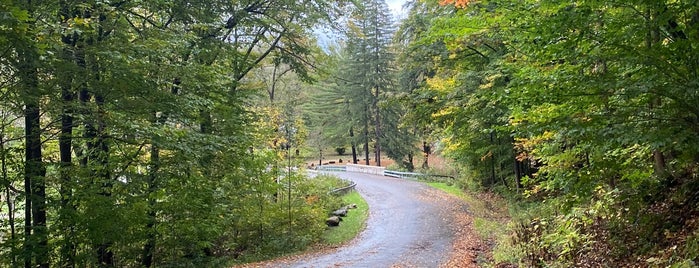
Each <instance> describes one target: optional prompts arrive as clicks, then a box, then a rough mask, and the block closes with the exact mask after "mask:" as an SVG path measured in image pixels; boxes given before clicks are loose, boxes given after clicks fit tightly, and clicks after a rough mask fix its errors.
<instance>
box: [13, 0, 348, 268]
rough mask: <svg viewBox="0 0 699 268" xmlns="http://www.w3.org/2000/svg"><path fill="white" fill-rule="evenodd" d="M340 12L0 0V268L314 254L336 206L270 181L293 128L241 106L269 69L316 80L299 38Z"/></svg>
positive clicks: (301, 6)
mask: <svg viewBox="0 0 699 268" xmlns="http://www.w3.org/2000/svg"><path fill="white" fill-rule="evenodd" d="M336 5H343V3H342V2H336V1H333V2H328V1H315V0H310V1H302V2H299V1H282V2H275V4H274V5H267V4H264V3H261V2H259V1H236V2H230V1H207V2H200V3H184V2H178V1H146V2H131V1H98V2H94V1H92V2H91V1H87V2H84V3H83V2H80V3H77V2H76V3H74V1H54V2H34V1H0V25H1V26H0V46H1V47H2V48H3V49H2V51H0V99H1V100H2V105H0V116H1V117H2V118H1V119H0V124H1V125H0V144H1V145H2V146H1V147H0V155H1V156H2V157H1V159H2V179H1V180H0V186H1V187H2V189H1V190H2V194H0V197H2V200H3V202H2V203H0V204H2V205H3V206H2V209H0V214H1V215H2V216H1V217H0V237H2V244H1V245H0V263H2V264H6V265H8V266H12V267H15V266H22V264H24V266H27V267H29V266H32V267H33V266H37V267H39V266H41V267H44V266H57V267H58V266H60V267H94V266H99V267H152V266H188V267H202V266H204V267H212V266H225V265H226V264H225V262H228V261H230V260H231V259H245V258H250V257H249V256H254V255H259V254H268V253H269V252H271V251H277V250H280V249H287V248H299V247H303V246H304V245H307V244H309V243H312V242H315V241H317V240H318V237H319V236H320V233H321V232H322V220H323V217H324V216H325V213H326V210H327V209H326V208H325V207H323V205H322V204H323V202H328V203H333V202H335V201H332V200H334V199H335V197H332V196H329V195H328V194H327V190H318V189H315V188H314V187H313V186H312V182H310V181H309V180H308V179H307V178H304V177H302V176H300V175H298V174H287V176H281V175H282V173H281V172H280V170H281V169H282V167H286V165H284V164H282V162H281V161H282V155H283V153H282V152H281V151H280V150H279V146H278V144H275V142H280V143H281V142H286V144H288V145H290V147H291V146H294V147H299V146H302V145H303V142H304V141H305V138H306V131H305V128H304V124H303V122H302V120H300V119H299V116H295V114H294V113H293V110H292V109H287V110H285V109H281V108H280V109H264V108H259V107H256V105H254V104H252V101H253V100H254V99H253V97H252V95H253V93H255V92H254V91H255V90H256V89H258V88H259V86H257V85H258V83H260V82H261V80H263V79H259V76H256V75H257V73H255V72H256V71H257V68H258V67H260V66H262V65H264V64H268V63H269V62H277V63H278V64H279V65H284V67H288V68H289V70H288V71H287V72H295V73H296V74H297V77H298V79H297V80H295V81H297V82H298V81H301V80H303V81H311V80H312V78H311V76H310V75H309V73H308V66H309V64H310V63H311V61H309V58H310V54H312V53H314V51H313V48H311V47H312V46H313V45H312V42H313V41H314V40H312V39H310V38H306V36H307V33H308V32H310V30H309V29H311V28H313V26H314V25H316V24H318V23H320V22H321V21H326V22H327V21H331V17H333V16H335V15H337V14H335V8H336V7H337V6H336ZM270 59H272V60H270ZM253 74H255V75H253ZM294 86H295V85H289V86H288V88H291V87H294ZM292 94H294V92H291V91H290V92H289V95H292ZM287 104H288V105H287V107H292V106H298V105H299V103H298V102H296V103H294V102H288V103H287ZM24 107H27V108H26V109H25V108H24ZM282 112H283V113H284V114H283V115H284V116H281V113H282ZM22 118H28V119H27V121H25V123H22V122H21V121H22V120H20V119H22ZM270 118H272V120H269V119H270ZM291 129H293V130H294V131H293V133H291V131H289V132H288V133H283V135H282V134H280V132H285V131H283V130H291ZM280 130H281V131H280ZM25 131H26V132H25ZM23 141H26V142H23ZM292 141H293V142H292ZM23 143H24V144H23ZM25 144H26V145H25ZM25 155H26V156H27V157H26V158H24V156H25ZM25 159H26V161H25ZM25 162H26V163H25ZM44 170H45V171H44ZM284 179H287V180H288V181H289V183H288V184H281V183H279V182H282V181H284ZM283 185H290V186H291V188H290V189H286V188H284V186H283ZM284 190H287V191H284ZM316 192H317V193H319V194H320V196H319V200H322V201H319V202H316V203H312V204H311V203H307V202H306V199H305V196H306V195H307V194H309V193H310V194H315V193H316ZM289 193H290V194H289ZM21 203H24V206H22V204H21ZM10 204H11V205H10ZM6 205H7V206H6ZM282 208H287V210H284V209H282ZM289 208H290V209H289ZM22 212H25V213H22ZM287 212H290V213H287ZM25 230H26V231H25ZM22 231H25V232H24V233H22ZM261 252H264V253H261Z"/></svg>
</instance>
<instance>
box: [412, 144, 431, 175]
mask: <svg viewBox="0 0 699 268" xmlns="http://www.w3.org/2000/svg"><path fill="white" fill-rule="evenodd" d="M431 151H432V150H431V148H430V146H429V145H428V144H427V142H426V141H422V153H423V155H424V156H425V161H423V162H422V168H424V169H428V168H430V163H429V161H428V160H429V158H430V153H431ZM411 161H412V160H411Z"/></svg>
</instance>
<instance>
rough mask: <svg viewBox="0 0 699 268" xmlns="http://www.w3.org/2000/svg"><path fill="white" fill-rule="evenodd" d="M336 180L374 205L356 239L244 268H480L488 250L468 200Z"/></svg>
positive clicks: (410, 184) (404, 186)
mask: <svg viewBox="0 0 699 268" xmlns="http://www.w3.org/2000/svg"><path fill="white" fill-rule="evenodd" d="M337 175H338V176H340V177H342V178H345V179H350V180H352V181H354V182H356V183H357V191H359V193H360V194H361V195H362V196H363V197H364V199H365V200H366V201H367V203H368V204H369V211H370V215H369V219H368V221H367V226H366V229H365V230H364V231H362V232H361V233H360V234H359V236H358V237H357V238H355V239H354V240H353V241H352V242H350V243H348V244H346V245H344V246H342V247H339V248H336V249H329V250H322V251H319V252H314V253H309V254H304V255H298V256H292V257H286V258H281V259H277V260H272V261H268V262H262V263H254V264H248V265H245V266H243V267H478V266H477V265H476V258H477V257H478V255H479V254H481V252H483V248H484V247H483V246H482V244H483V243H481V241H479V240H478V239H477V238H476V236H475V235H474V232H473V229H472V224H471V217H470V215H469V213H468V208H467V206H466V205H465V204H464V203H463V201H461V200H459V199H458V198H455V197H453V196H450V195H448V194H445V193H443V192H441V191H438V190H435V189H432V188H430V187H429V186H426V185H424V184H421V183H418V182H414V181H409V180H403V179H395V178H389V177H383V176H375V175H368V174H362V173H349V172H347V173H337ZM340 228H341V227H340Z"/></svg>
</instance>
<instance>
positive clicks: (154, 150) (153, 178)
mask: <svg viewBox="0 0 699 268" xmlns="http://www.w3.org/2000/svg"><path fill="white" fill-rule="evenodd" d="M149 165H150V173H149V174H148V180H147V181H146V183H147V184H148V191H147V192H146V194H147V195H146V196H147V197H146V199H147V200H148V218H147V223H146V232H147V235H146V244H145V245H143V258H142V261H141V264H143V266H144V267H151V266H152V265H153V253H154V252H155V239H156V235H157V234H156V229H155V224H156V220H157V219H156V217H157V212H156V209H155V205H156V199H155V197H154V193H155V191H156V190H157V189H158V186H157V176H158V170H159V169H160V150H159V148H158V146H157V145H156V144H155V143H153V144H152V145H151V150H150V164H149Z"/></svg>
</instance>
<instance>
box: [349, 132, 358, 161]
mask: <svg viewBox="0 0 699 268" xmlns="http://www.w3.org/2000/svg"><path fill="white" fill-rule="evenodd" d="M350 141H351V143H352V164H357V163H358V160H357V143H356V142H355V141H354V127H350Z"/></svg>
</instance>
